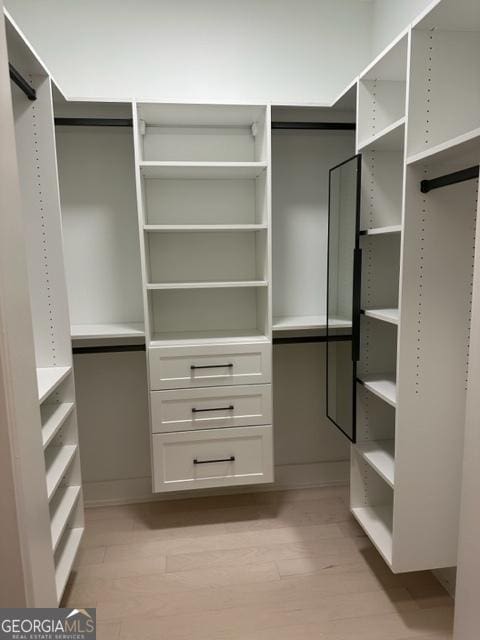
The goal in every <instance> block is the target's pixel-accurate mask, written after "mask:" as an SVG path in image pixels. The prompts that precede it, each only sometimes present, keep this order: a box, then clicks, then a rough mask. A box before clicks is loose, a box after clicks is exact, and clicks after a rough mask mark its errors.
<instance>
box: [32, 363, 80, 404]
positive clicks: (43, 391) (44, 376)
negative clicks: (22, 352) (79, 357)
mask: <svg viewBox="0 0 480 640" xmlns="http://www.w3.org/2000/svg"><path fill="white" fill-rule="evenodd" d="M71 371H72V367H39V368H37V385H38V401H39V402H40V404H41V403H42V402H43V401H44V400H46V398H48V396H49V395H50V394H51V393H52V392H53V391H55V389H56V388H57V387H58V385H60V384H61V383H62V382H63V381H64V380H65V378H66V377H67V376H68V375H69V374H70V372H71Z"/></svg>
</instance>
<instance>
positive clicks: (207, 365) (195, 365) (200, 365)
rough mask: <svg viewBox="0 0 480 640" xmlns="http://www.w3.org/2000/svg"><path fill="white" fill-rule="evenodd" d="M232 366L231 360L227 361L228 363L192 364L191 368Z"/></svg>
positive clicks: (193, 369)
mask: <svg viewBox="0 0 480 640" xmlns="http://www.w3.org/2000/svg"><path fill="white" fill-rule="evenodd" d="M225 367H227V368H229V369H230V368H232V367H233V364H232V363H231V362H227V364H192V365H191V367H190V369H191V370H192V371H195V369H224V368H225Z"/></svg>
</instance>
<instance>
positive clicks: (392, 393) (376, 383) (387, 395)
mask: <svg viewBox="0 0 480 640" xmlns="http://www.w3.org/2000/svg"><path fill="white" fill-rule="evenodd" d="M357 379H358V381H359V382H360V383H361V384H363V385H364V387H365V388H366V389H368V390H369V391H370V392H371V393H373V394H374V395H376V396H378V397H379V398H381V399H382V400H383V401H384V402H386V403H387V404H389V405H391V406H392V407H396V405H397V388H396V381H395V375H394V374H393V373H375V374H367V375H363V376H358V378H357Z"/></svg>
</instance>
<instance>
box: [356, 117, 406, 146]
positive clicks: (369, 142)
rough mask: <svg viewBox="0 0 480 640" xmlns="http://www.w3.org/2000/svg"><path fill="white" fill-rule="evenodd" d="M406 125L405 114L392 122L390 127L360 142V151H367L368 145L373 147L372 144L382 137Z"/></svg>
mask: <svg viewBox="0 0 480 640" xmlns="http://www.w3.org/2000/svg"><path fill="white" fill-rule="evenodd" d="M404 126H405V116H403V117H401V118H399V119H398V120H396V121H395V122H393V123H392V124H390V125H388V127H385V128H384V129H382V130H381V131H379V132H378V133H376V134H375V135H374V136H371V137H370V138H368V139H367V140H365V141H364V142H362V143H360V142H359V144H358V151H366V150H367V149H368V147H371V146H372V145H374V144H376V143H377V142H379V141H380V140H382V138H386V137H387V136H389V135H391V134H393V133H395V132H396V131H397V130H398V129H401V128H402V127H404ZM400 148H401V146H400V147H399V149H400Z"/></svg>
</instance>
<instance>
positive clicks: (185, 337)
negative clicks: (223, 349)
mask: <svg viewBox="0 0 480 640" xmlns="http://www.w3.org/2000/svg"><path fill="white" fill-rule="evenodd" d="M252 342H256V343H257V342H258V343H268V342H270V340H269V338H267V336H266V335H264V334H263V333H261V332H260V331H258V330H257V329H250V330H249V329H243V330H242V329H239V330H237V331H221V330H218V331H168V332H159V333H154V334H153V336H152V340H151V342H150V346H151V347H159V346H167V345H172V344H175V345H177V344H179V345H197V344H219V343H222V344H223V343H229V344H242V343H246V344H251V343H252Z"/></svg>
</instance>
